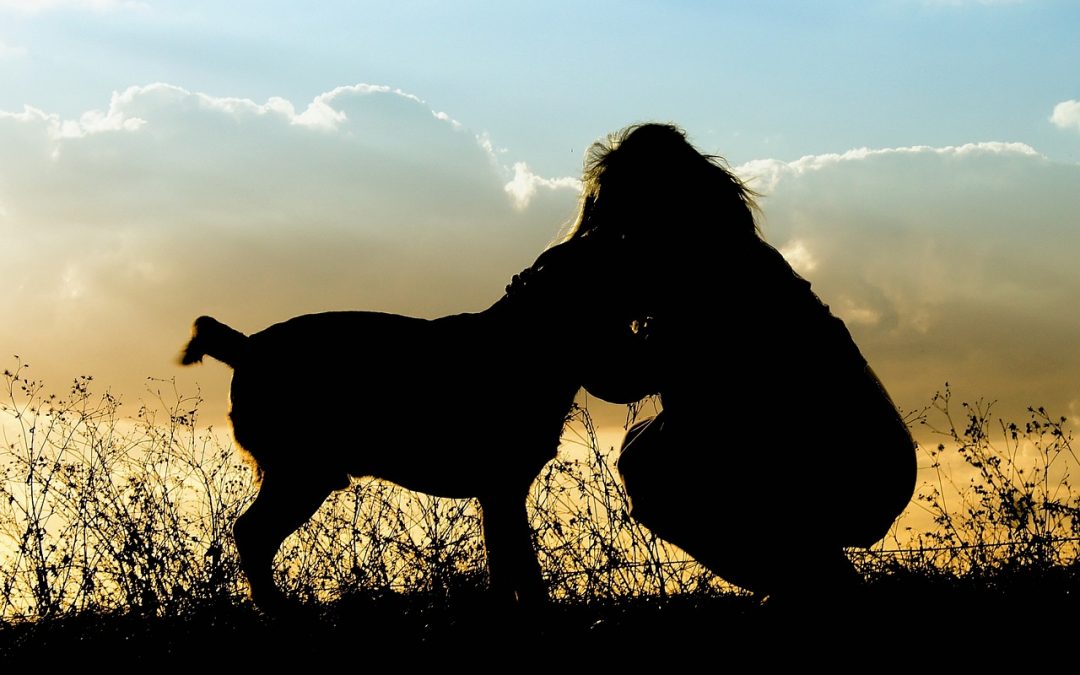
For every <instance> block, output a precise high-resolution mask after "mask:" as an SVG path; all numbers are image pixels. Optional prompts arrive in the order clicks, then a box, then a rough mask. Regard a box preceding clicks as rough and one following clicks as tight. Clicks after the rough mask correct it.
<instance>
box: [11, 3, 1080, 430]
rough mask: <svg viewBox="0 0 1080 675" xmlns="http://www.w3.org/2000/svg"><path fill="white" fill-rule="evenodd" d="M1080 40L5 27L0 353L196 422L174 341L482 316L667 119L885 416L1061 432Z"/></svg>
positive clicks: (174, 11)
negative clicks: (191, 334)
mask: <svg viewBox="0 0 1080 675" xmlns="http://www.w3.org/2000/svg"><path fill="white" fill-rule="evenodd" d="M1078 26H1080V4H1078V3H1074V2H1041V1H1037V0H1031V1H1027V2H1025V1H1016V2H991V1H984V2H974V1H972V2H965V1H963V0H955V1H952V2H947V1H942V2H935V1H931V0H882V1H880V2H874V1H867V2H730V3H729V2H664V3H659V2H656V3H645V2H591V3H581V2H550V1H548V2H535V3H526V2H520V3H518V2H454V3H440V2H397V3H381V2H380V3H366V2H321V3H282V2H227V3H226V2H159V1H157V0H145V1H142V2H126V1H121V0H113V1H110V0H90V1H83V2H79V1H76V0H67V1H65V0H51V1H50V0H42V1H41V2H29V1H20V0H15V1H12V0H0V237H2V240H3V241H4V246H3V250H2V251H0V265H3V269H4V270H5V277H4V278H5V283H6V293H4V294H2V295H0V313H2V314H3V316H4V317H5V319H6V320H5V321H4V322H3V323H2V324H0V353H4V354H15V353H18V354H20V356H22V357H23V358H24V359H26V360H29V361H31V363H33V364H34V366H35V369H36V371H37V373H38V375H39V376H42V377H44V378H45V379H46V380H47V381H49V382H54V383H56V384H57V385H58V388H60V387H62V385H63V383H65V382H67V381H69V380H70V379H71V377H74V376H75V375H77V374H82V373H91V374H94V375H95V376H96V378H97V379H98V380H99V381H103V382H105V383H107V384H109V385H110V386H112V387H113V388H114V389H115V390H116V391H118V392H120V393H122V394H123V395H124V396H125V397H126V398H127V400H132V399H136V398H138V397H139V396H140V395H143V392H142V387H143V382H144V379H145V377H147V376H155V377H173V376H176V377H177V378H178V381H180V382H181V384H182V385H185V386H193V383H194V382H196V381H198V382H200V383H201V384H202V385H203V388H204V391H205V392H206V395H207V398H208V401H210V403H209V404H208V405H209V406H210V410H211V411H215V410H216V413H214V414H219V413H220V403H218V401H223V400H224V387H225V383H226V382H227V373H226V371H225V370H224V369H223V368H217V367H216V366H205V367H203V368H201V369H197V370H187V371H177V370H176V369H174V368H173V366H172V365H171V364H170V363H169V359H170V358H171V357H172V356H173V355H174V353H175V351H176V349H178V348H179V346H180V343H181V342H182V341H183V339H184V336H185V334H186V332H187V330H188V326H189V325H190V322H191V320H192V319H193V318H194V317H195V316H196V315H198V314H201V313H205V312H211V313H214V314H215V315H217V316H218V317H219V318H221V319H222V320H225V321H227V322H229V323H232V324H234V325H237V327H239V328H241V329H243V330H246V331H254V330H258V329H259V328H262V327H263V326H265V325H267V324H268V323H271V322H274V321H278V320H281V319H284V318H287V317H288V316H291V315H293V314H298V313H303V312H308V311H318V310H324V309H342V308H357V309H360V308H363V309H380V310H385V311H396V312H403V313H410V314H418V315H424V316H434V315H438V314H442V313H451V312H455V311H466V310H476V309H481V308H482V307H484V306H486V304H487V303H489V302H491V301H493V300H494V299H495V297H497V295H498V293H499V292H500V291H501V289H502V287H503V285H504V284H505V283H506V280H507V279H508V278H509V276H510V275H511V274H512V273H514V272H516V271H517V270H519V269H520V268H522V267H523V266H525V265H527V264H528V263H529V262H530V261H531V260H532V259H533V258H534V257H535V255H536V254H537V253H538V252H539V251H540V250H541V249H542V248H543V247H544V246H545V245H546V244H548V243H549V242H550V241H552V239H553V238H554V237H555V236H556V235H557V234H558V232H559V229H560V227H562V226H563V225H564V224H565V222H566V220H567V219H568V218H570V217H571V216H572V214H573V210H574V202H575V196H576V194H575V189H574V183H573V178H574V177H575V176H576V175H578V173H579V172H580V169H581V156H582V152H583V151H584V150H585V149H586V148H587V146H588V145H589V143H591V142H592V141H594V140H595V139H597V138H599V137H601V136H603V135H604V134H606V133H608V132H610V131H614V130H616V129H618V128H620V127H622V126H624V125H626V124H628V123H631V122H635V121H641V120H649V119H658V120H664V121H673V122H676V123H678V124H680V125H682V126H683V127H684V128H685V129H686V130H687V131H688V133H689V135H690V137H691V139H692V140H693V141H694V142H695V143H696V144H697V145H698V146H699V147H700V148H701V149H702V150H705V151H708V152H714V153H719V154H721V155H724V156H725V157H727V158H728V160H729V161H730V163H731V164H732V165H733V166H734V167H735V168H736V170H737V171H738V172H739V173H740V174H741V175H743V176H744V177H746V178H747V179H749V180H751V181H753V184H754V185H755V186H757V187H758V188H759V189H761V190H762V191H763V192H765V193H766V195H767V196H766V198H765V199H764V200H763V206H764V219H763V223H762V224H763V230H764V232H765V236H766V237H767V238H768V239H769V241H770V242H772V243H773V244H774V245H776V246H777V247H778V248H780V249H781V250H782V251H783V252H784V253H785V254H786V255H788V257H789V259H790V260H792V262H793V263H794V264H795V265H796V267H797V268H798V269H799V270H800V271H801V272H803V273H804V274H805V275H806V276H807V277H808V278H809V279H810V280H811V281H812V282H813V283H814V288H815V289H816V290H817V291H818V292H819V293H820V294H821V295H822V297H823V299H825V300H826V302H828V303H829V304H830V305H831V306H832V307H833V308H834V311H836V312H837V313H838V314H840V315H841V316H842V317H843V318H844V319H845V320H846V321H847V322H848V324H849V326H850V327H851V329H852V332H853V333H854V334H855V336H856V338H857V339H858V341H859V343H860V345H861V346H862V347H863V350H864V352H865V353H866V354H867V356H868V357H869V358H870V360H871V363H873V364H874V366H875V368H876V369H877V370H878V371H879V373H881V374H882V377H883V379H884V380H885V382H886V384H887V385H888V386H889V388H890V390H891V391H893V392H894V394H895V395H896V398H897V399H898V401H899V402H900V403H901V405H902V406H904V407H907V408H912V407H917V406H919V405H922V404H925V403H926V402H927V401H928V399H929V397H930V396H931V395H932V394H933V392H934V391H935V390H936V389H938V388H940V387H941V386H943V384H944V382H945V381H949V382H951V383H952V384H953V386H954V387H957V388H958V389H959V391H960V394H961V395H962V396H963V395H966V396H969V397H975V396H985V397H988V398H993V399H999V400H1000V401H1001V410H1002V412H1003V413H1004V414H1014V413H1015V412H1016V411H1022V410H1023V407H1024V406H1026V405H1029V404H1035V405H1047V407H1048V408H1050V409H1051V411H1052V412H1060V414H1067V415H1071V416H1073V417H1074V418H1075V419H1080V353H1077V354H1074V352H1076V351H1077V350H1075V349H1074V345H1075V344H1077V343H1078V342H1080V315H1078V312H1077V311H1075V310H1074V307H1075V306H1076V299H1077V298H1078V297H1080V273H1078V272H1076V271H1075V269H1076V265H1075V259H1076V252H1077V251H1078V250H1080V223H1078V222H1077V221H1078V217H1077V214H1078V213H1080V197H1078V194H1080V190H1078V189H1077V187H1078V186H1080V103H1078V102H1077V101H1080V68H1078V67H1077V64H1080V40H1077V39H1076V28H1077V27H1078ZM358 85H362V86H358ZM370 85H375V86H370ZM119 327H123V329H122V330H120V329H119ZM3 365H4V366H5V367H7V365H8V364H3ZM214 406H218V407H217V408H214ZM619 419H621V417H619Z"/></svg>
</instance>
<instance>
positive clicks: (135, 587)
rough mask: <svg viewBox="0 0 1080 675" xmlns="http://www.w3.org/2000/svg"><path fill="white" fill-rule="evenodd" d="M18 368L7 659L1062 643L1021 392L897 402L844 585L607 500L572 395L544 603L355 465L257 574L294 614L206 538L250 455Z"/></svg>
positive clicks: (1060, 424)
mask: <svg viewBox="0 0 1080 675" xmlns="http://www.w3.org/2000/svg"><path fill="white" fill-rule="evenodd" d="M29 372H30V371H29V368H28V366H26V365H24V364H21V363H17V364H16V366H15V368H13V369H10V370H8V371H6V372H5V373H4V375H3V379H0V386H2V388H3V389H2V394H3V400H2V401H0V430H2V431H3V434H4V435H3V437H2V438H3V447H2V448H0V663H3V664H5V665H12V664H15V663H23V662H25V663H40V664H42V665H50V666H58V665H61V664H66V663H74V664H95V665H102V664H109V665H110V666H111V667H117V668H120V669H121V670H123V669H126V668H127V667H134V666H139V667H144V666H147V665H156V666H159V667H160V666H172V665H175V666H177V667H183V668H208V667H209V668H215V669H217V668H220V667H222V666H228V665H234V664H235V665H240V664H249V665H250V664H265V665H272V666H273V665H277V666H282V665H286V664H307V665H333V664H336V663H338V662H342V663H350V662H353V661H355V662H356V664H357V666H358V667H363V666H364V665H371V664H373V663H374V664H393V665H396V666H397V667H412V666H416V665H420V664H441V665H444V666H447V667H453V668H455V669H464V668H484V667H485V666H487V667H500V668H501V667H502V666H503V665H506V663H507V661H506V659H507V658H510V659H511V660H519V659H528V660H529V661H531V662H535V663H536V664H537V665H538V666H540V667H544V666H550V667H560V668H567V667H577V666H580V665H581V664H582V663H584V662H596V663H608V664H612V663H638V664H639V665H640V663H647V662H652V661H653V660H654V659H656V658H657V656H658V655H666V656H664V657H663V658H666V659H671V660H675V661H678V660H683V659H690V658H699V657H701V658H705V659H707V660H712V661H714V662H716V664H717V666H718V667H721V666H723V665H724V664H725V663H728V664H738V663H747V662H751V663H760V662H763V661H770V660H771V661H775V662H777V663H789V662H791V660H795V662H796V663H798V662H800V661H801V660H806V659H811V660H818V659H820V660H828V661H830V662H832V663H835V664H837V665H840V664H842V663H850V664H851V665H850V667H849V668H845V669H854V667H855V665H856V664H862V665H865V666H869V665H872V664H881V663H883V662H884V663H887V664H889V665H896V666H898V667H912V668H914V667H920V666H922V665H925V664H926V663H929V662H931V661H937V662H940V661H941V660H942V659H946V660H949V661H952V662H954V663H957V664H968V665H970V664H971V663H973V662H986V663H992V664H996V665H1001V664H1003V663H1015V664H1028V665H1037V664H1039V663H1042V664H1043V665H1045V664H1046V663H1049V662H1050V661H1045V662H1044V661H1041V660H1039V659H1043V658H1049V659H1051V661H1052V660H1054V657H1055V656H1057V657H1062V658H1072V657H1074V656H1075V654H1073V648H1072V644H1073V643H1074V642H1075V641H1076V640H1077V639H1080V622H1078V621H1077V617H1080V613H1078V612H1080V562H1078V559H1080V556H1078V544H1080V537H1078V534H1080V532H1078V530H1080V517H1078V514H1080V497H1078V496H1077V495H1076V494H1074V493H1073V491H1072V488H1071V485H1070V471H1071V470H1072V469H1074V468H1075V467H1076V466H1077V465H1078V462H1077V458H1076V456H1075V454H1074V451H1073V448H1072V438H1071V435H1070V433H1069V431H1068V427H1067V423H1066V420H1065V419H1063V418H1054V417H1051V416H1050V415H1049V414H1048V413H1047V412H1046V411H1043V410H1041V409H1033V410H1030V411H1029V416H1028V419H1027V420H1026V421H1025V422H1022V423H1012V422H1007V421H1004V422H1003V421H995V420H994V419H993V418H992V416H991V410H990V406H988V405H983V404H974V405H968V404H956V403H955V402H953V401H951V400H950V397H949V393H948V390H947V389H946V390H945V392H944V393H942V394H939V395H937V396H935V397H934V398H933V400H932V402H931V404H930V405H929V406H928V407H927V409H926V410H923V411H920V412H918V413H915V414H912V415H911V416H910V418H909V419H910V423H911V424H912V425H920V427H922V431H929V432H932V433H936V434H938V435H939V437H940V442H941V444H940V445H937V446H933V447H923V448H921V450H920V452H921V456H920V457H921V460H920V465H921V467H922V469H923V470H922V472H921V476H922V480H923V483H922V484H921V486H920V489H919V493H918V495H917V498H916V499H915V500H914V501H913V503H912V507H911V509H909V512H908V513H907V514H905V516H904V517H902V518H901V519H900V520H899V521H898V523H897V526H896V528H895V529H894V532H893V533H892V534H891V536H890V537H889V538H887V539H886V540H885V541H883V542H881V544H879V546H877V547H876V548H875V549H874V550H870V551H852V552H851V556H852V559H853V560H854V561H855V563H856V565H857V566H858V568H859V570H860V571H861V572H862V573H863V575H864V577H865V578H866V580H867V583H866V588H865V589H864V591H863V592H862V593H861V594H859V595H858V596H857V597H852V598H836V597H822V598H819V599H816V600H815V601H814V602H811V603H808V604H806V605H804V606H777V605H776V604H774V603H769V602H765V603H764V604H763V603H762V602H760V599H758V598H753V597H750V596H748V595H746V594H744V593H741V592H739V591H738V589H734V588H731V587H728V586H726V585H725V584H724V583H723V582H722V581H720V580H718V579H716V578H715V577H714V576H713V575H711V574H710V573H709V572H708V571H707V570H704V569H702V568H700V567H699V566H697V565H696V564H694V563H693V561H691V560H688V559H687V558H686V557H685V556H684V555H683V554H682V553H681V552H680V551H678V550H677V549H674V548H673V547H670V546H668V545H666V544H665V543H664V542H662V541H659V540H657V539H656V538H655V537H653V536H652V535H651V534H650V533H649V532H648V531H647V530H645V529H643V528H641V527H639V526H637V525H636V524H635V523H633V521H631V520H629V519H628V518H627V517H626V514H625V499H624V496H623V494H622V491H621V488H620V485H619V482H618V479H617V477H615V476H614V475H613V473H612V469H611V460H612V457H611V453H612V450H611V449H610V448H607V449H605V448H602V447H601V445H600V443H599V441H598V440H597V437H596V433H595V430H594V428H593V426H592V422H591V419H590V417H589V415H588V412H587V410H585V409H578V410H576V411H575V413H574V415H573V416H572V418H571V419H570V420H569V421H568V427H567V434H566V438H567V439H569V440H570V441H571V443H569V444H568V447H567V448H566V449H565V451H564V452H563V453H562V456H561V457H560V459H558V460H556V461H555V462H553V463H551V464H550V465H549V466H548V467H547V469H546V470H545V471H544V473H543V474H542V475H541V476H540V478H539V479H538V481H537V483H536V485H535V486H534V490H533V493H532V503H531V505H530V511H531V514H532V518H533V526H534V529H535V531H536V541H537V547H538V550H539V555H540V560H541V564H542V565H543V567H544V570H545V575H546V577H547V580H548V582H549V585H550V588H551V596H552V603H551V605H550V606H549V607H548V608H546V609H545V610H543V611H542V612H535V613H529V614H526V613H522V612H518V611H513V610H508V609H506V608H498V607H494V606H492V604H491V602H490V598H489V597H488V596H487V594H486V593H485V592H484V585H485V573H484V552H483V544H482V539H481V537H480V521H479V513H478V511H477V508H476V505H475V504H474V503H473V502H471V501H468V500H438V499H432V498H428V497H425V496H422V495H416V494H414V493H409V492H406V491H402V490H399V489H397V488H394V487H393V486H390V485H387V484H384V483H379V482H374V481H367V482H357V483H356V484H354V485H353V487H352V488H351V489H349V490H346V491H342V492H340V493H336V494H335V495H334V496H333V497H332V499H331V500H330V501H329V502H328V503H327V504H326V505H325V506H324V508H323V509H322V510H321V511H320V513H319V514H318V515H317V516H316V518H315V519H313V520H312V522H310V523H309V524H308V525H307V526H305V527H304V528H303V529H302V530H301V531H300V532H298V533H297V534H296V535H294V536H293V537H291V538H290V539H289V540H288V541H286V543H285V545H284V546H283V549H282V552H281V554H280V555H279V556H278V559H277V564H278V569H277V574H278V581H279V584H280V585H281V587H282V588H283V589H285V590H286V592H287V593H288V594H289V595H290V596H291V597H292V598H294V599H295V601H296V603H297V610H296V611H295V612H293V613H291V614H290V615H288V616H277V617H270V616H266V615H264V614H262V613H260V612H259V611H258V610H256V609H255V608H254V607H252V606H251V604H250V603H249V602H248V601H247V600H246V599H245V597H244V584H243V580H242V579H241V577H240V575H239V571H238V568H237V563H236V558H235V553H234V551H233V550H232V548H231V541H230V537H229V536H228V532H229V529H230V528H231V525H232V523H233V521H234V520H235V518H236V516H237V515H238V514H239V513H240V512H242V511H243V510H244V508H246V506H247V504H248V503H249V501H250V500H251V499H252V498H253V493H254V490H253V488H252V484H251V481H252V476H251V471H250V468H249V467H247V466H246V465H245V464H244V463H243V461H242V459H241V458H240V457H239V456H238V455H237V453H236V452H235V451H234V449H233V448H232V446H231V444H230V443H229V442H228V441H227V440H226V439H227V435H226V434H222V433H221V432H220V431H216V430H213V429H205V428H202V427H199V426H198V424H197V410H198V403H199V401H198V398H197V397H185V396H183V395H180V394H178V393H177V392H176V391H175V390H174V389H173V388H172V386H171V384H170V383H168V382H158V381H151V383H150V388H149V389H150V392H151V402H150V403H147V404H145V405H144V406H142V407H141V408H140V409H139V410H138V412H137V413H136V414H135V415H134V417H127V416H125V415H123V414H122V413H121V410H120V403H119V401H117V400H116V399H115V398H113V397H112V396H110V395H109V394H108V393H106V394H95V393H94V392H93V391H92V388H91V384H92V382H91V379H90V378H80V379H79V380H77V381H76V382H75V383H74V385H73V386H72V388H71V390H70V392H69V393H68V394H67V395H65V396H62V397H61V396H54V395H51V394H48V393H47V392H46V390H45V389H44V387H43V386H42V385H41V384H40V383H38V382H35V381H34V380H33V379H32V378H31V377H30V376H29V375H28V373H29ZM285 405H286V404H285V403H284V402H283V415H282V417H283V420H285V419H287V417H288V416H287V414H286V409H285ZM311 423H314V424H319V425H322V426H321V427H320V428H323V429H326V428H329V429H339V431H338V432H336V433H340V434H341V436H342V438H345V437H348V436H349V435H351V434H354V433H355V432H354V431H352V430H350V429H348V425H347V424H344V423H343V421H341V420H338V421H335V420H312V421H311ZM477 424H478V428H482V411H478V423H477ZM282 433H283V434H296V435H297V446H298V449H299V448H303V447H304V445H305V444H304V442H303V438H302V431H294V430H292V429H290V428H288V427H287V426H286V424H285V422H284V421H283V425H282ZM924 435H925V434H924ZM327 442H335V439H333V438H328V439H327ZM475 442H478V443H479V442H491V440H490V439H484V438H483V437H482V435H478V437H477V438H476V439H475ZM506 445H507V446H508V448H510V447H512V443H506ZM298 451H300V450H298ZM508 451H512V450H508ZM811 522H812V519H811ZM792 564H798V551H792ZM868 659H869V660H868ZM740 660H741V661H740ZM708 662H709V661H706V663H708Z"/></svg>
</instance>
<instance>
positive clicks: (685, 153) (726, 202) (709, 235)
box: [568, 123, 757, 242]
mask: <svg viewBox="0 0 1080 675" xmlns="http://www.w3.org/2000/svg"><path fill="white" fill-rule="evenodd" d="M582 183H583V186H582V195H581V207H580V211H579V214H578V219H577V221H576V222H575V224H574V226H573V228H572V229H571V232H570V235H569V237H568V238H569V239H575V238H578V237H585V236H589V237H592V236H600V237H606V236H615V237H619V238H622V237H633V236H634V235H637V234H640V235H643V237H642V238H643V239H646V240H655V239H656V238H657V236H659V237H661V238H664V239H667V238H674V239H676V240H684V241H687V242H692V241H693V240H694V239H695V238H698V239H703V240H709V239H714V238H717V237H720V238H725V237H729V236H732V235H739V234H752V235H756V233H757V228H756V225H755V224H754V214H753V211H754V209H755V208H756V205H755V203H754V196H755V194H754V192H753V191H751V190H750V189H749V188H747V187H746V186H745V185H743V183H742V181H740V180H739V179H738V178H737V177H736V176H735V175H734V174H732V173H731V172H730V171H728V170H727V169H726V168H725V167H724V164H723V160H722V159H721V158H720V157H716V156H713V155H704V154H702V153H700V152H698V150H697V149H696V148H694V146H693V145H691V144H690V142H689V141H688V140H687V139H686V134H685V132H683V130H682V129H680V128H678V127H676V126H674V125H671V124H657V123H648V124H637V125H633V126H630V127H627V128H625V129H622V130H621V131H618V132H616V133H614V134H610V135H609V136H608V138H607V139H606V141H598V142H596V143H594V144H593V145H592V147H590V148H589V151H588V153H587V155H586V159H585V171H584V175H583V176H582ZM659 230H662V231H659ZM635 238H637V237H635Z"/></svg>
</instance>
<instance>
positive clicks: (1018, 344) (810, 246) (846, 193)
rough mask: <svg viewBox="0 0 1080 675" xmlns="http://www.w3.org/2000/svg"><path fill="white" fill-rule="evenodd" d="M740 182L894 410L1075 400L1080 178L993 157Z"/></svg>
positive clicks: (908, 152)
mask: <svg viewBox="0 0 1080 675" xmlns="http://www.w3.org/2000/svg"><path fill="white" fill-rule="evenodd" d="M736 172H737V173H739V174H740V175H741V176H742V177H743V178H744V179H748V180H750V181H751V184H752V185H754V186H755V187H758V188H759V189H764V190H765V191H767V193H768V196H767V197H766V198H765V199H763V200H762V203H763V209H764V217H763V219H762V227H763V231H764V233H765V236H766V238H767V239H768V240H769V241H770V242H772V243H773V244H774V245H776V246H777V247H778V248H779V249H780V250H781V251H782V252H783V253H785V254H786V255H789V256H790V259H791V261H792V264H793V265H794V266H795V267H796V268H797V269H799V270H800V271H801V272H802V273H803V274H804V276H806V277H807V278H808V279H810V280H811V282H812V283H813V287H814V289H815V291H816V292H818V293H819V295H820V296H821V297H822V299H823V300H824V301H825V302H827V303H828V304H830V305H831V307H832V308H833V310H834V311H835V312H836V313H837V314H838V315H839V316H841V317H842V318H844V319H845V320H846V321H847V323H848V326H849V328H850V329H851V330H852V333H853V334H854V335H855V337H856V339H857V341H858V342H859V344H860V346H861V347H862V348H863V351H864V353H865V354H866V355H867V356H868V358H869V359H870V361H871V363H872V364H873V365H874V367H875V369H876V370H878V372H879V373H880V374H881V375H882V376H883V379H884V380H885V382H886V384H887V385H888V386H889V388H890V390H891V391H892V392H893V393H894V394H895V395H896V398H897V399H898V401H899V402H900V403H901V405H903V406H906V407H908V408H913V407H917V406H919V405H921V404H923V403H925V402H926V401H927V400H928V398H929V396H930V395H931V394H932V393H933V392H934V391H935V390H936V389H938V388H940V387H941V386H942V385H943V384H944V382H946V381H949V382H951V383H953V384H954V385H957V386H959V387H962V388H963V391H964V392H965V393H966V394H968V395H971V396H986V397H991V398H996V399H999V400H1000V401H1001V412H1002V413H1005V411H1006V410H1008V411H1011V412H1014V413H1015V412H1016V411H1020V412H1021V413H1022V412H1023V410H1024V408H1025V407H1026V406H1027V405H1032V404H1034V405H1046V406H1047V407H1048V408H1049V409H1051V411H1055V410H1056V411H1060V414H1064V413H1065V412H1066V411H1067V410H1068V406H1069V402H1070V401H1072V400H1076V399H1077V398H1080V348H1078V347H1077V345H1080V308H1078V304H1077V299H1078V298H1080V268H1078V267H1077V265H1076V264H1075V252H1076V251H1078V250H1080V230H1078V229H1077V228H1076V214H1077V213H1080V194H1078V191H1077V190H1076V189H1075V186H1076V185H1080V166H1078V165H1075V164H1061V163H1055V162H1052V161H1050V160H1048V159H1047V158H1045V157H1044V156H1042V155H1041V154H1039V153H1038V152H1037V151H1035V150H1034V149H1033V148H1031V147H1029V146H1026V145H1023V144H1017V143H990V142H988V143H974V144H969V145H962V146H952V147H941V148H935V147H925V146H918V147H907V148H887V149H875V150H870V149H865V148H864V149H857V150H852V151H849V152H844V153H838V154H827V155H816V156H809V157H803V158H800V159H798V160H796V161H793V162H782V161H778V160H759V161H754V162H749V163H747V164H744V165H742V166H740V167H737V168H736ZM808 260H812V261H813V265H808V264H807V261H808Z"/></svg>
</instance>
